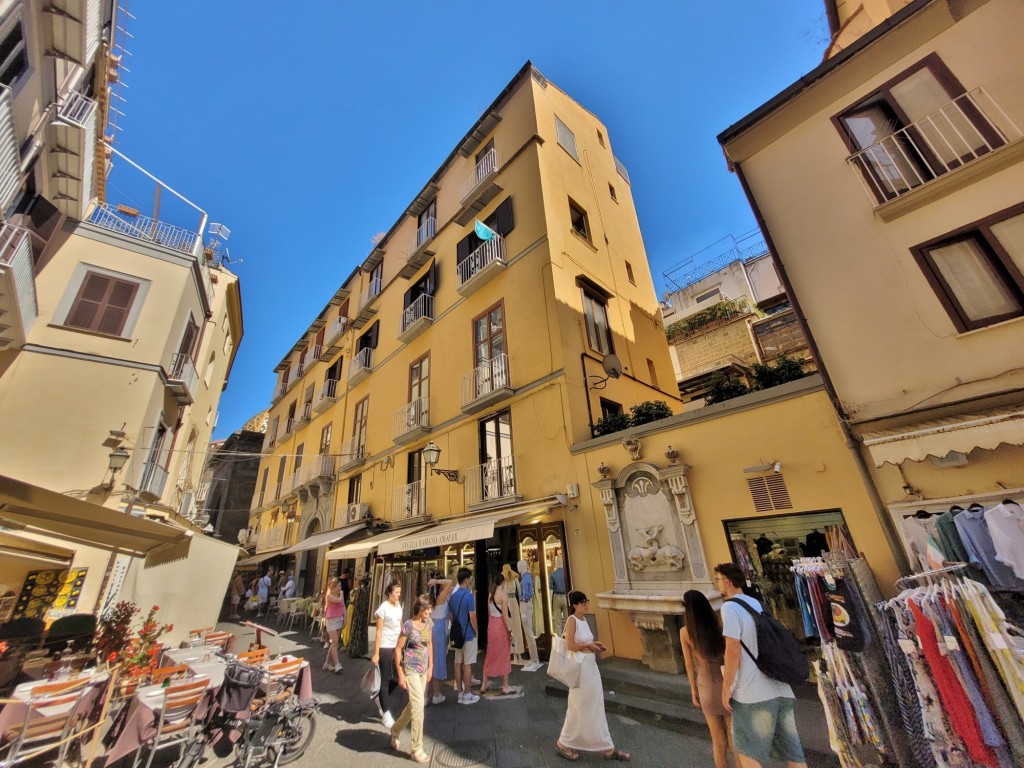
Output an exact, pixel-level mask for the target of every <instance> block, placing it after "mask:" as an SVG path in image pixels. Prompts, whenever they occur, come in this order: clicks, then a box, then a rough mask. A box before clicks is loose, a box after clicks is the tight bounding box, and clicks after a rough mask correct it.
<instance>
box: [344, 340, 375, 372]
mask: <svg viewBox="0 0 1024 768" xmlns="http://www.w3.org/2000/svg"><path fill="white" fill-rule="evenodd" d="M372 369H373V348H372V347H367V348H366V349H362V350H360V351H359V352H357V353H356V354H355V356H354V357H353V358H352V362H351V363H349V366H348V377H349V379H352V378H353V377H354V376H358V375H359V374H361V373H362V372H363V371H369V370H372Z"/></svg>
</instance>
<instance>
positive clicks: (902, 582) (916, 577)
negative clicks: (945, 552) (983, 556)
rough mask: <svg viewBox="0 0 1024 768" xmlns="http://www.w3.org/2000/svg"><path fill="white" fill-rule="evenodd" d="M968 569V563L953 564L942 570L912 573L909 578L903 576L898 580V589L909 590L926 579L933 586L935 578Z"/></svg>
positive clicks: (934, 569)
mask: <svg viewBox="0 0 1024 768" xmlns="http://www.w3.org/2000/svg"><path fill="white" fill-rule="evenodd" d="M966 567H967V563H951V564H950V565H946V566H943V567H942V568H933V569H932V570H930V571H922V572H921V573H912V574H910V575H909V576H903V577H902V578H899V579H896V588H897V589H907V588H908V587H912V586H914V582H917V581H920V580H921V579H924V581H925V582H926V583H928V584H931V583H932V579H933V578H936V577H942V576H947V575H952V574H955V573H959V572H960V571H962V570H964V569H965V568H966Z"/></svg>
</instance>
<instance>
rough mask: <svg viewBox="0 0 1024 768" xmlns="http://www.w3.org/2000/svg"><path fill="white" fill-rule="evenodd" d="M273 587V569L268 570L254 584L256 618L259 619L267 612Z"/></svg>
mask: <svg viewBox="0 0 1024 768" xmlns="http://www.w3.org/2000/svg"><path fill="white" fill-rule="evenodd" d="M273 585H274V569H273V568H268V569H267V573H266V575H265V576H264V577H263V578H262V579H260V580H259V581H258V582H257V583H256V599H257V600H258V602H259V607H258V608H257V609H256V618H261V617H262V616H263V614H264V613H266V612H267V607H268V603H269V602H270V590H271V589H272V588H273Z"/></svg>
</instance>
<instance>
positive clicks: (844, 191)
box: [719, 0, 1024, 568]
mask: <svg viewBox="0 0 1024 768" xmlns="http://www.w3.org/2000/svg"><path fill="white" fill-rule="evenodd" d="M890 6H892V7H890ZM826 7H828V8H829V10H830V18H831V19H832V22H833V32H834V40H835V44H834V45H833V46H832V47H831V48H830V49H829V54H830V58H827V59H826V60H825V62H824V63H823V64H822V65H821V66H820V67H818V68H817V69H816V70H814V71H813V72H811V73H809V74H808V75H807V76H805V77H804V78H803V79H801V81H800V82H799V83H797V84H795V85H794V86H791V87H790V88H789V89H787V90H786V91H784V92H782V93H781V94H779V95H778V96H776V97H775V98H774V99H772V100H771V101H769V102H768V103H767V104H765V105H763V106H762V107H760V108H759V109H758V110H756V111H755V112H754V113H752V114H751V115H749V116H747V117H746V118H744V119H743V120H741V121H740V122H739V123H737V124H736V125H734V126H732V127H731V128H729V129H728V130H726V131H725V132H724V133H723V134H722V135H721V136H720V137H719V139H720V141H721V142H722V144H723V146H724V147H725V150H726V154H727V156H728V158H729V161H730V163H731V164H732V167H733V168H734V169H735V171H736V172H737V174H738V175H739V176H740V179H741V182H742V183H743V185H744V188H745V190H746V191H747V193H748V197H749V199H750V201H751V204H752V206H754V208H755V211H756V212H757V214H758V217H759V219H760V221H761V222H762V227H763V231H764V232H765V235H766V237H767V238H768V242H769V245H770V247H771V250H772V253H773V255H774V257H775V258H776V263H777V265H778V267H779V271H780V275H781V276H782V277H783V281H784V282H785V283H786V287H787V289H788V290H789V292H790V293H791V295H792V296H793V298H794V301H795V305H796V306H797V308H798V311H799V312H800V313H801V315H802V317H803V318H804V323H805V327H807V328H809V330H810V333H811V338H812V340H813V344H814V345H815V346H816V350H817V356H818V358H819V359H820V361H821V363H822V365H823V367H824V372H825V374H826V382H827V384H828V385H829V389H830V394H831V395H832V397H833V399H834V402H835V405H836V407H837V409H838V411H839V414H840V417H841V419H842V420H843V421H844V422H845V423H847V424H848V425H849V431H850V433H851V435H852V436H853V438H854V439H855V440H856V441H857V442H858V443H859V444H860V446H861V451H862V455H863V457H864V461H865V463H866V464H868V465H869V466H870V470H871V476H872V478H873V481H874V484H875V486H876V487H877V489H878V493H879V495H880V497H881V499H882V501H883V502H884V503H885V505H886V507H887V509H888V512H889V518H890V526H889V528H890V534H891V535H892V537H893V545H894V548H895V549H896V550H897V551H899V552H901V554H903V553H905V554H906V555H907V556H908V558H909V559H910V562H911V564H912V566H913V567H915V568H920V567H921V563H920V562H919V561H918V560H917V559H916V554H917V553H916V552H911V550H910V544H909V542H908V541H906V540H904V539H903V538H902V537H901V536H898V535H897V534H899V533H900V532H901V523H902V520H903V519H904V518H905V517H906V516H908V515H910V514H912V513H914V512H915V511H916V510H918V509H924V510H925V511H928V512H937V511H942V510H945V509H948V508H949V507H950V506H951V505H954V504H957V505H962V506H963V507H966V506H967V505H968V504H969V503H975V502H977V503H980V504H982V505H983V506H988V505H990V504H992V503H995V502H998V501H1000V500H1002V499H1003V498H1007V497H1009V498H1017V499H1018V500H1019V499H1020V498H1021V497H1022V495H1024V491H1022V490H1021V489H1022V488H1024V461H1022V459H1024V452H1022V451H1024V449H1022V445H1024V394H1022V393H1024V374H1022V372H1021V368H1020V365H1019V361H1020V350H1021V349H1022V348H1024V325H1022V323H1024V320H1022V317H1024V276H1022V275H1024V235H1022V232H1024V197H1022V195H1021V190H1022V189H1024V165H1022V164H1021V159H1022V157H1024V134H1022V132H1021V125H1024V75H1022V72H1021V68H1020V67H1019V66H1017V60H1018V58H1019V56H1018V52H1017V49H1018V47H1019V40H1020V38H1021V35H1022V34H1024V9H1022V7H1021V5H1020V4H1019V3H1016V2H1012V1H1011V2H1005V1H1003V0H990V1H989V2H970V3H958V2H941V1H932V2H926V1H924V0H919V1H917V2H911V3H888V4H887V3H865V4H864V5H863V7H862V8H860V9H857V10H856V11H853V10H852V8H851V6H850V4H832V3H826ZM883 21H884V23H883Z"/></svg>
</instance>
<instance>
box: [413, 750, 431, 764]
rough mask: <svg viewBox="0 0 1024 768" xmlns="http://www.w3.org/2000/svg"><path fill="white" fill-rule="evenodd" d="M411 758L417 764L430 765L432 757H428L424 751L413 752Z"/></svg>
mask: <svg viewBox="0 0 1024 768" xmlns="http://www.w3.org/2000/svg"><path fill="white" fill-rule="evenodd" d="M411 757H412V759H413V760H414V761H416V762H417V763H429V762H430V755H428V754H427V753H426V752H423V751H420V752H413V753H412V755H411Z"/></svg>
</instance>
